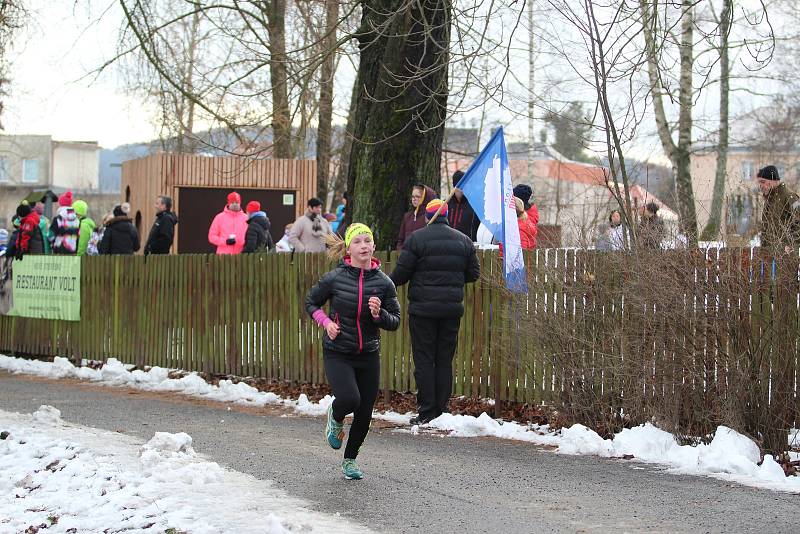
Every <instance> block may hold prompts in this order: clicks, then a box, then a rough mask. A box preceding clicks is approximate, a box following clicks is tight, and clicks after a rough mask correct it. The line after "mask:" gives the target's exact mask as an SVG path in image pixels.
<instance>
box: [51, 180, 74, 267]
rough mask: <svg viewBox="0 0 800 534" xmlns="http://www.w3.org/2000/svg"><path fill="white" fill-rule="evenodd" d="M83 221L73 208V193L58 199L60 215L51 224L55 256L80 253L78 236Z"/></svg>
mask: <svg viewBox="0 0 800 534" xmlns="http://www.w3.org/2000/svg"><path fill="white" fill-rule="evenodd" d="M80 231H81V221H80V220H79V219H78V214H77V213H75V210H74V209H73V208H72V191H67V192H66V193H64V194H63V195H61V196H60V197H58V213H57V215H56V216H55V217H53V222H52V223H51V224H50V237H49V239H50V242H51V243H52V251H53V254H66V255H73V254H75V253H77V252H78V235H79V234H80Z"/></svg>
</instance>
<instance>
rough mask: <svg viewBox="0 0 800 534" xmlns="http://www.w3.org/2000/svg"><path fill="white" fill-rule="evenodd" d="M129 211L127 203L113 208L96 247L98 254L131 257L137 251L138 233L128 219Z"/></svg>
mask: <svg viewBox="0 0 800 534" xmlns="http://www.w3.org/2000/svg"><path fill="white" fill-rule="evenodd" d="M130 209H131V207H130V205H129V204H128V203H127V202H126V203H125V204H122V205H120V206H116V207H115V208H114V212H113V213H114V217H112V218H111V219H109V220H108V222H106V230H105V232H103V239H101V240H100V244H99V245H97V251H98V252H99V253H100V254H121V255H131V254H133V253H134V252H136V251H137V250H139V232H137V231H136V227H135V226H134V225H133V221H132V220H131V218H130V217H128V212H129V211H130Z"/></svg>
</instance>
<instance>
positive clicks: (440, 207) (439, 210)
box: [427, 187, 460, 224]
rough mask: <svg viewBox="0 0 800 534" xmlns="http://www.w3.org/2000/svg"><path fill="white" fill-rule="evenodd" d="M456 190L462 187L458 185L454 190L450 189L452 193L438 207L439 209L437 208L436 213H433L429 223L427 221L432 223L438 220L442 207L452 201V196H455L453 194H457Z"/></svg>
mask: <svg viewBox="0 0 800 534" xmlns="http://www.w3.org/2000/svg"><path fill="white" fill-rule="evenodd" d="M456 191H460V189H459V188H457V187H454V188H453V190H452V191H450V195H449V196H448V197H447V200H445V201H444V202H443V203H442V205H441V206H439V209H438V210H436V213H434V214H433V217H431V220H430V221H428V223H427V224H430V223H432V222H433V221H435V220H436V217H438V216H439V214H440V213H441V212H442V208H443V207H445V206H447V204H448V203H449V202H450V199H451V198H453V195H455V194H456Z"/></svg>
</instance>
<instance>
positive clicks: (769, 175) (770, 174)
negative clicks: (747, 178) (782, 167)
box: [756, 165, 781, 182]
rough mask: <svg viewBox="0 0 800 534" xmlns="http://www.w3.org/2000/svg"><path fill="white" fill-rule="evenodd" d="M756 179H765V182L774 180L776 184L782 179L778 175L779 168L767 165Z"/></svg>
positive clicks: (760, 170)
mask: <svg viewBox="0 0 800 534" xmlns="http://www.w3.org/2000/svg"><path fill="white" fill-rule="evenodd" d="M756 177H757V178H763V179H764V180H774V181H776V182H777V181H778V180H780V179H781V177H780V176H779V175H778V168H777V167H776V166H775V165H767V166H766V167H762V168H761V169H759V171H758V174H757V175H756Z"/></svg>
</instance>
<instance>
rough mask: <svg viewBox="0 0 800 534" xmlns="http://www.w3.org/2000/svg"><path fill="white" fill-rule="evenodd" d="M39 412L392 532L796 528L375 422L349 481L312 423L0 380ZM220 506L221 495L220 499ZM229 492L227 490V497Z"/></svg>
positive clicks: (629, 475) (735, 490) (115, 392)
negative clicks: (230, 472) (185, 456)
mask: <svg viewBox="0 0 800 534" xmlns="http://www.w3.org/2000/svg"><path fill="white" fill-rule="evenodd" d="M41 404H49V405H52V406H55V407H56V408H58V409H59V410H61V414H62V417H63V418H64V419H65V420H67V421H70V422H73V423H78V424H81V425H86V426H92V427H97V428H104V429H108V430H116V431H120V432H123V433H125V434H128V435H133V436H138V437H141V438H142V439H145V440H146V439H149V438H150V437H152V435H153V433H154V432H155V431H166V432H187V433H189V434H190V435H191V436H192V437H193V438H194V447H195V450H196V451H197V452H199V453H202V454H204V455H206V456H208V457H209V458H211V459H213V460H214V461H216V462H218V463H220V464H222V465H225V466H228V467H230V468H232V469H235V470H238V471H242V472H245V473H250V474H252V475H253V476H255V477H258V478H263V479H270V480H273V481H275V483H276V485H277V486H278V487H280V488H282V489H284V490H285V491H287V492H288V493H290V494H292V495H295V496H298V497H302V498H305V499H306V500H308V501H310V502H311V503H312V507H315V508H317V509H319V510H320V511H323V512H328V513H341V514H342V515H344V516H347V517H348V518H351V519H352V520H354V521H357V522H359V523H362V524H364V525H366V526H368V527H370V528H373V529H376V530H382V531H387V532H431V533H444V532H459V533H462V532H463V533H466V532H492V533H497V532H500V533H503V534H509V533H515V532H644V531H646V532H759V533H763V532H770V533H779V532H793V533H796V532H798V529H800V526H798V525H800V523H798V515H797V510H798V509H800V496H798V495H792V494H785V493H776V492H771V491H766V490H758V489H753V488H747V487H742V486H738V485H735V484H729V483H725V482H722V481H719V480H715V479H710V478H703V477H690V476H677V475H671V474H667V473H664V472H660V471H659V469H657V468H654V467H652V466H646V465H642V464H638V463H636V462H632V461H624V460H608V459H601V458H593V457H573V456H564V455H559V454H555V453H553V452H551V451H545V450H541V449H537V448H535V447H534V446H531V445H529V444H523V443H517V442H510V441H504V440H496V439H489V438H485V439H474V438H473V439H457V438H449V437H442V436H437V435H411V434H408V433H399V432H396V431H394V430H393V429H391V428H375V425H374V426H373V430H372V432H371V433H370V435H369V437H368V438H367V442H366V443H365V444H364V446H363V447H362V450H361V455H360V457H359V464H360V465H361V467H362V469H363V470H364V471H365V474H366V478H365V479H364V480H363V481H345V480H344V479H343V478H342V476H341V473H340V471H339V462H340V461H341V452H336V451H333V450H331V449H330V448H328V447H327V446H326V445H325V444H324V443H323V437H322V427H323V424H324V423H323V420H322V419H321V418H309V417H297V416H291V415H290V416H287V415H285V414H283V415H282V414H280V413H276V412H275V410H274V409H272V410H240V409H236V408H234V409H232V410H230V411H229V410H228V408H227V407H226V406H224V405H219V404H213V405H209V404H207V403H201V402H199V401H192V400H187V399H186V398H184V397H180V396H168V395H160V394H159V395H157V394H147V393H139V392H135V391H130V390H122V389H113V388H103V387H100V386H94V385H85V384H78V383H76V382H73V381H51V380H44V379H32V378H28V377H24V378H23V377H16V376H11V375H8V374H6V373H4V372H0V409H3V410H6V411H18V412H27V413H29V412H32V411H34V410H36V409H37V408H38V407H39V406H40V405H41ZM221 498H225V496H221ZM233 498H235V496H234V497H233Z"/></svg>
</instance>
